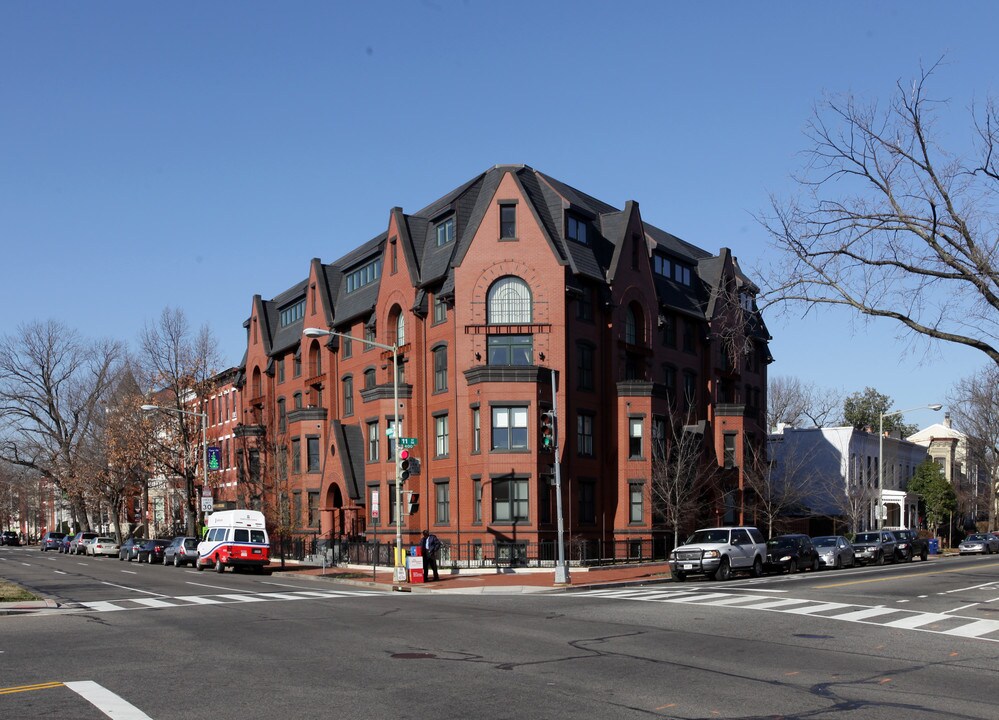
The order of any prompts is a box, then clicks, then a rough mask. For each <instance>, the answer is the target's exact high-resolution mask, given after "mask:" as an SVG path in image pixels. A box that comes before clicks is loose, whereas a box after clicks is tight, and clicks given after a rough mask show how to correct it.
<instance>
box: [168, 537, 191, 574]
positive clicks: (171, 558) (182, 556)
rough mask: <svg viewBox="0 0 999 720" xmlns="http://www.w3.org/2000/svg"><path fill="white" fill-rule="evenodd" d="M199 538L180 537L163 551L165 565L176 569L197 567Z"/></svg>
mask: <svg viewBox="0 0 999 720" xmlns="http://www.w3.org/2000/svg"><path fill="white" fill-rule="evenodd" d="M197 563H198V538H194V537H184V536H178V537H175V538H174V539H173V542H171V543H170V544H169V545H167V547H166V549H165V550H164V551H163V564H164V565H170V564H172V565H173V566H174V567H180V566H181V565H197Z"/></svg>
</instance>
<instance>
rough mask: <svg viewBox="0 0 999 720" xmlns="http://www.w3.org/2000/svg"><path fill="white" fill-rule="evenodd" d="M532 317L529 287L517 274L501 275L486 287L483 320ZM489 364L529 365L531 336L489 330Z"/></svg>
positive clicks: (505, 322) (523, 322)
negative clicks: (487, 291) (492, 332)
mask: <svg viewBox="0 0 999 720" xmlns="http://www.w3.org/2000/svg"><path fill="white" fill-rule="evenodd" d="M533 317H534V311H533V307H532V301H531V288H530V287H529V286H528V285H527V283H526V282H524V281H523V280H521V279H520V278H519V277H514V276H507V277H502V278H500V279H499V280H497V281H496V282H495V283H493V285H492V287H490V288H489V293H488V295H487V299H486V322H487V323H488V324H489V325H527V324H530V323H531V321H532V319H533ZM486 350H487V357H488V361H489V364H490V365H531V364H533V363H534V336H533V335H528V334H519V335H508V334H502V335H501V334H490V335H489V336H488V337H487V338H486Z"/></svg>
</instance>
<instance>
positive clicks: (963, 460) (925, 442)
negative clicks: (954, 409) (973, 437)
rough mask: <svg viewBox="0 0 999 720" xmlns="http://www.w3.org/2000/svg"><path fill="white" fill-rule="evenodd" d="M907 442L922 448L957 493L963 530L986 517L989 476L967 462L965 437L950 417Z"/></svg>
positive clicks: (920, 432)
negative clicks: (938, 466)
mask: <svg viewBox="0 0 999 720" xmlns="http://www.w3.org/2000/svg"><path fill="white" fill-rule="evenodd" d="M907 439H908V440H909V441H910V442H914V443H917V444H919V445H922V446H923V447H925V448H926V449H927V452H928V454H929V456H930V458H931V459H932V460H933V461H934V462H936V463H937V464H938V465H940V467H941V469H942V470H943V473H944V477H946V478H947V481H948V482H949V483H950V484H951V486H953V488H954V491H955V492H956V493H957V496H958V502H959V505H960V509H961V511H962V514H963V515H964V518H963V520H964V525H965V526H968V527H970V526H973V525H974V524H975V522H976V521H977V520H979V519H982V518H983V516H984V517H988V512H989V507H988V502H989V501H988V484H989V483H988V473H987V472H986V471H984V470H983V469H981V468H979V467H978V466H977V465H975V464H974V463H972V462H970V461H969V451H968V436H967V435H966V434H965V433H963V432H961V431H960V430H955V429H954V427H953V426H952V425H951V420H950V413H945V414H944V420H943V422H942V423H935V424H933V425H930V426H929V427H928V428H925V429H924V430H920V431H919V432H917V433H915V434H913V435H910V436H909V437H908V438H907Z"/></svg>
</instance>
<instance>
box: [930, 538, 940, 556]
mask: <svg viewBox="0 0 999 720" xmlns="http://www.w3.org/2000/svg"><path fill="white" fill-rule="evenodd" d="M939 554H940V540H939V539H938V538H930V555H939Z"/></svg>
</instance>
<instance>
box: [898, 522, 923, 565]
mask: <svg viewBox="0 0 999 720" xmlns="http://www.w3.org/2000/svg"><path fill="white" fill-rule="evenodd" d="M891 534H892V535H894V536H895V560H896V562H897V561H899V560H901V561H902V562H911V561H912V559H913V558H915V557H918V558H919V559H920V560H923V561H924V562H925V561H926V560H928V559H929V557H930V541H929V540H927V539H926V538H921V537H919V534H918V533H917V532H916V531H915V530H906V529H905V528H897V529H896V528H892V530H891Z"/></svg>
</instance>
